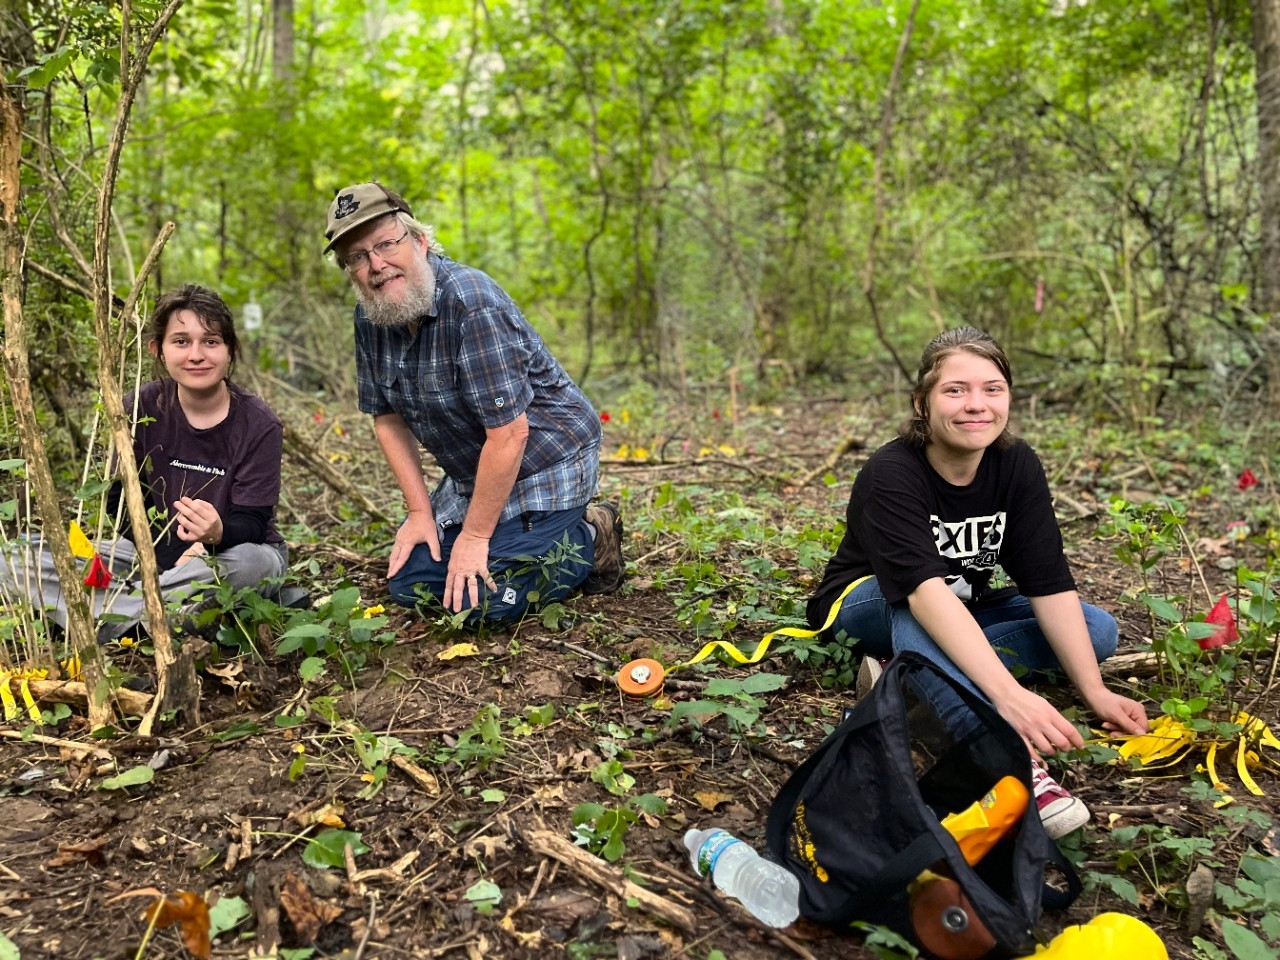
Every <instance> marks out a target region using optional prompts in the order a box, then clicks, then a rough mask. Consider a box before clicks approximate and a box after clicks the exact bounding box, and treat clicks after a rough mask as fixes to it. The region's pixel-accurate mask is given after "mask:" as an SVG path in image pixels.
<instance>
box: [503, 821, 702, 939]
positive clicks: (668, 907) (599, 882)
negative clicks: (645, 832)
mask: <svg viewBox="0 0 1280 960" xmlns="http://www.w3.org/2000/svg"><path fill="white" fill-rule="evenodd" d="M524 837H525V841H526V842H527V843H528V844H529V846H530V847H531V848H532V849H533V850H534V851H535V852H537V853H540V854H542V855H543V856H544V857H550V858H551V859H553V860H558V861H560V862H561V863H563V864H564V865H565V866H566V867H568V868H569V869H570V870H572V871H574V872H575V873H577V874H578V875H579V876H580V877H582V878H583V879H584V880H588V881H590V882H591V883H594V884H595V885H596V886H599V887H603V888H604V889H605V890H608V891H609V892H610V893H613V894H616V895H617V896H619V897H623V898H624V899H626V900H627V901H629V902H634V903H635V904H636V905H637V906H638V907H639V908H640V909H641V910H643V911H645V912H646V913H650V914H653V915H654V916H656V917H659V918H661V919H663V920H665V921H666V922H667V923H669V924H671V925H672V926H673V927H678V928H679V929H681V930H683V931H685V933H693V931H694V918H693V913H692V912H691V911H689V910H686V909H685V908H684V907H682V906H680V905H679V904H676V903H672V902H671V901H670V900H667V899H665V898H663V897H660V896H658V895H657V894H656V893H653V892H652V891H649V890H646V889H645V888H644V887H641V886H638V885H636V884H634V883H632V882H631V881H630V880H628V879H627V878H626V877H624V876H623V875H622V874H621V872H619V870H618V869H617V868H616V867H611V866H609V865H608V864H607V863H605V862H604V861H602V860H599V859H597V858H596V857H594V856H592V855H591V854H590V853H588V852H587V851H586V850H583V849H582V848H581V847H577V846H574V845H573V844H572V843H570V842H569V841H568V840H566V839H564V838H563V837H561V836H559V835H557V834H554V833H552V832H551V831H550V830H531V831H529V832H528V833H526V834H524Z"/></svg>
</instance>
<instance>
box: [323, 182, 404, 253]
mask: <svg viewBox="0 0 1280 960" xmlns="http://www.w3.org/2000/svg"><path fill="white" fill-rule="evenodd" d="M397 210H402V211H404V212H405V213H407V214H409V216H411V217H412V216H413V211H412V210H410V209H409V205H408V204H407V203H405V202H404V198H403V197H402V196H400V194H398V193H392V192H391V191H390V190H388V189H387V188H386V187H384V186H383V185H382V184H380V183H378V181H376V180H371V181H369V182H368V183H357V184H356V185H355V186H353V187H345V188H343V189H342V190H339V191H338V195H337V196H335V197H334V198H333V203H331V204H329V219H328V221H327V222H326V223H325V230H324V236H325V239H326V240H328V241H329V244H328V246H326V247H325V248H324V252H325V253H328V252H329V251H330V250H332V249H333V245H334V244H335V243H337V242H338V241H339V240H340V239H341V238H342V237H343V235H344V234H348V233H350V232H351V231H352V230H354V229H356V228H357V227H362V226H364V225H365V224H366V223H368V222H369V221H371V220H376V219H377V218H378V217H382V216H386V215H387V214H388V213H395V212H396V211H397Z"/></svg>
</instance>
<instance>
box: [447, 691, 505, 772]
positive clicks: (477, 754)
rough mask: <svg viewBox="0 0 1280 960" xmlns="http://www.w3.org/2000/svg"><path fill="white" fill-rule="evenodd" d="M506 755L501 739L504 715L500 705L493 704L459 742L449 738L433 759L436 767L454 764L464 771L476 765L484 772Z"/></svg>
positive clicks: (483, 710)
mask: <svg viewBox="0 0 1280 960" xmlns="http://www.w3.org/2000/svg"><path fill="white" fill-rule="evenodd" d="M506 752H507V748H506V743H505V742H504V741H503V738H502V711H501V709H500V708H499V707H498V705H497V704H494V703H491V704H488V705H487V706H485V707H484V708H482V709H481V710H480V712H479V713H477V714H476V717H475V719H474V720H472V721H471V726H470V727H468V728H467V729H466V730H464V731H463V732H462V733H461V734H460V735H459V736H458V738H457V739H456V740H454V739H453V738H451V737H446V738H445V742H444V745H443V746H441V747H440V748H438V749H437V750H436V752H435V756H434V758H435V761H436V762H437V763H450V762H452V763H456V764H457V765H458V766H460V767H462V768H463V769H466V768H467V767H470V766H472V765H473V764H474V765H475V766H477V767H479V768H480V769H481V770H484V769H485V768H487V767H488V766H489V764H490V763H492V762H493V761H494V760H496V759H498V758H499V757H502V756H504V755H505V754H506Z"/></svg>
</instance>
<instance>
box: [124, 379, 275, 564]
mask: <svg viewBox="0 0 1280 960" xmlns="http://www.w3.org/2000/svg"><path fill="white" fill-rule="evenodd" d="M229 386H230V388H231V408H230V410H229V411H228V413H227V417H226V419H225V420H223V421H222V422H221V423H219V424H217V425H215V426H212V427H209V428H208V429H203V430H201V429H197V428H195V427H193V426H191V424H190V423H189V422H188V421H187V418H186V415H185V414H184V413H183V412H182V405H181V404H179V403H178V394H177V390H178V387H177V384H176V383H174V381H173V380H170V379H167V378H166V379H163V380H153V381H151V382H150V383H145V384H143V385H142V387H141V388H139V390H138V418H137V425H136V426H135V428H134V436H133V453H134V456H135V457H136V458H137V461H138V473H139V476H140V479H141V480H142V488H143V490H144V491H145V493H146V495H147V506H148V507H150V508H151V510H152V516H153V521H152V527H153V529H154V531H155V547H156V561H157V563H158V564H159V566H160V569H162V570H164V569H167V568H169V567H171V566H173V564H174V563H175V562H176V561H177V559H178V557H179V555H180V554H181V553H182V551H183V550H185V549H186V548H187V547H188V546H190V544H188V543H186V542H184V541H182V540H179V539H178V537H177V535H176V533H175V529H176V526H177V525H176V523H173V522H172V518H173V502H174V501H175V500H178V499H180V498H181V497H192V498H194V499H197V500H207V501H209V502H210V503H211V504H213V506H214V508H215V509H216V510H217V511H218V515H219V516H220V517H222V521H223V524H224V525H226V524H227V522H228V519H229V518H230V517H231V516H232V513H233V511H234V510H235V508H237V507H252V508H263V509H264V511H265V513H266V516H267V523H266V525H265V529H264V532H263V533H262V535H261V539H260V540H259V539H258V538H257V537H255V538H254V540H255V542H261V543H281V542H283V539H284V538H283V537H281V536H280V533H279V531H277V530H276V526H275V521H274V517H273V516H272V514H274V511H275V507H276V503H277V502H278V501H279V499H280V460H281V456H282V452H283V442H284V427H283V425H282V424H281V423H280V419H279V418H278V417H277V416H276V415H275V413H274V412H273V411H272V410H271V408H270V407H269V406H267V404H266V403H265V402H264V401H263V400H262V399H261V398H259V397H257V396H254V395H253V394H252V393H248V392H247V391H245V390H241V389H240V388H239V387H238V386H236V385H235V384H230V385H229ZM125 411H126V412H128V413H132V412H133V397H132V395H130V396H129V397H127V398H126V400H125ZM233 545H234V542H232V540H231V539H230V538H228V537H227V536H226V535H225V534H224V539H223V543H222V546H223V547H229V546H233Z"/></svg>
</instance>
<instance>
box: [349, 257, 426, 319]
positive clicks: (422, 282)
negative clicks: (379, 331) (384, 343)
mask: <svg viewBox="0 0 1280 960" xmlns="http://www.w3.org/2000/svg"><path fill="white" fill-rule="evenodd" d="M421 267H422V275H421V276H420V277H414V276H413V275H412V274H410V273H409V272H408V271H406V272H405V274H404V278H405V281H406V283H405V291H404V296H403V297H401V298H400V300H399V301H398V302H396V303H392V302H390V301H387V300H384V299H382V298H381V297H377V296H376V295H375V296H374V297H366V296H365V295H364V294H363V293H362V292H361V291H359V290H357V291H356V299H357V300H359V301H360V306H362V307H363V308H364V315H365V317H367V318H368V320H369V322H370V323H372V324H374V325H375V326H379V327H403V326H406V325H407V324H409V323H411V322H412V321H414V320H417V319H418V318H419V317H421V316H424V315H425V314H427V313H430V312H431V308H432V307H433V306H434V305H435V297H436V273H435V271H434V270H432V269H431V264H429V263H426V262H425V261H424V262H423V263H422V264H421Z"/></svg>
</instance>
